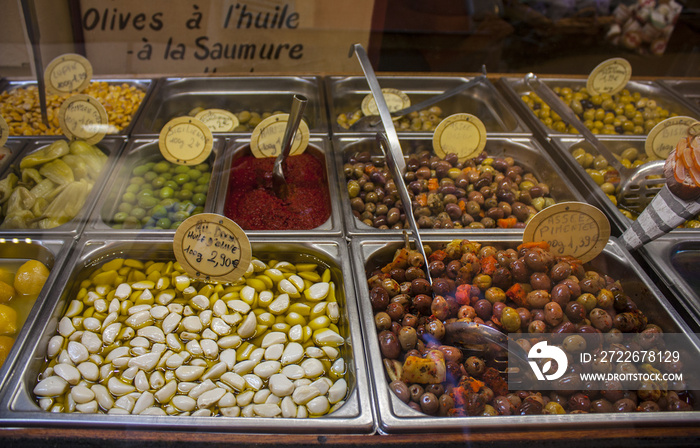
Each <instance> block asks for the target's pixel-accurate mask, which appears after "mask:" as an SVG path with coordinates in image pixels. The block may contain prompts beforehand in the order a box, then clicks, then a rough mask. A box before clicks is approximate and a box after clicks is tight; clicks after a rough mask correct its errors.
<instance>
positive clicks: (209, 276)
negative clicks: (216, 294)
mask: <svg viewBox="0 0 700 448" xmlns="http://www.w3.org/2000/svg"><path fill="white" fill-rule="evenodd" d="M173 250H174V252H175V259H177V261H178V262H179V263H180V265H181V266H182V267H183V269H184V270H185V272H187V273H188V274H189V275H190V276H192V277H194V278H197V279H200V280H204V281H216V282H234V281H236V280H238V279H239V278H241V277H242V276H243V274H245V271H246V270H247V269H248V266H249V265H250V260H251V257H252V250H251V248H250V241H248V237H247V236H246V234H245V233H244V232H243V230H241V228H240V227H239V226H238V224H236V223H235V222H233V221H231V220H230V219H228V218H226V217H225V216H221V215H217V214H214V213H200V214H198V215H194V216H191V217H189V218H187V219H186V220H184V221H183V222H182V224H180V226H179V227H178V228H177V230H176V231H175V237H174V238H173Z"/></svg>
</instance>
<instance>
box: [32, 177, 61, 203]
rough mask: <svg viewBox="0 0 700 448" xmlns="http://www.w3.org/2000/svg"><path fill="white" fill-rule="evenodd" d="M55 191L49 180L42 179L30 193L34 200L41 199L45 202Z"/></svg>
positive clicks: (54, 185) (54, 186) (53, 184)
mask: <svg viewBox="0 0 700 448" xmlns="http://www.w3.org/2000/svg"><path fill="white" fill-rule="evenodd" d="M55 189H56V184H55V183H53V182H52V181H51V179H44V180H42V181H41V182H39V183H38V184H36V185H35V186H34V188H32V189H31V190H30V192H31V193H32V194H33V195H34V196H35V197H36V198H42V199H44V200H46V199H47V198H49V197H51V193H52V192H53V191H54V190H55Z"/></svg>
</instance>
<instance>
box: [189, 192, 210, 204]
mask: <svg viewBox="0 0 700 448" xmlns="http://www.w3.org/2000/svg"><path fill="white" fill-rule="evenodd" d="M206 201H207V195H206V194H204V193H196V194H194V195H192V202H193V203H194V204H195V205H204V203H205V202H206Z"/></svg>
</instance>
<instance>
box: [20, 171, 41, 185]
mask: <svg viewBox="0 0 700 448" xmlns="http://www.w3.org/2000/svg"><path fill="white" fill-rule="evenodd" d="M20 174H22V183H23V184H24V185H34V184H38V183H39V182H41V179H42V177H41V174H39V171H38V170H36V169H34V168H26V169H23V170H22V172H21V173H20Z"/></svg>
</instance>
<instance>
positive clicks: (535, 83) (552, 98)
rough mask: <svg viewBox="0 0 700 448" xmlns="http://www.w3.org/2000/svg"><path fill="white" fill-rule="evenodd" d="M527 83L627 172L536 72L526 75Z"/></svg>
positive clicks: (613, 164)
mask: <svg viewBox="0 0 700 448" xmlns="http://www.w3.org/2000/svg"><path fill="white" fill-rule="evenodd" d="M525 84H527V85H528V86H529V87H530V88H531V89H532V90H534V91H535V93H536V94H537V95H539V97H540V98H541V99H542V100H544V101H545V102H546V103H547V104H549V107H551V108H552V110H554V112H556V113H557V114H559V116H560V117H562V118H563V119H564V120H565V121H566V122H567V123H569V124H570V125H571V126H573V127H575V128H576V129H577V130H578V131H579V132H580V133H581V134H582V135H583V138H584V139H586V140H587V141H588V142H589V143H590V144H592V145H593V146H594V147H595V149H596V150H597V151H598V154H600V155H601V156H603V157H605V158H606V159H607V160H608V163H609V164H610V165H612V167H613V168H615V169H616V170H617V171H618V172H619V173H620V174H622V173H627V171H628V169H627V168H626V167H624V166H623V165H622V163H620V161H619V160H618V159H617V157H615V155H614V154H613V153H612V151H610V150H609V149H608V147H607V146H605V145H604V144H603V143H602V142H601V141H600V140H598V139H597V138H596V136H595V135H594V134H593V133H592V132H591V131H590V130H589V129H588V128H587V127H586V125H584V124H583V123H582V122H581V120H579V119H578V117H577V116H576V114H575V113H574V111H573V110H571V108H570V107H569V106H567V105H566V104H565V103H564V102H563V101H562V100H561V99H560V98H559V96H558V95H557V94H556V93H554V91H553V90H552V89H550V88H549V86H547V84H545V83H543V82H542V81H540V80H539V79H538V78H537V76H536V75H535V74H534V73H528V74H527V75H525Z"/></svg>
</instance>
